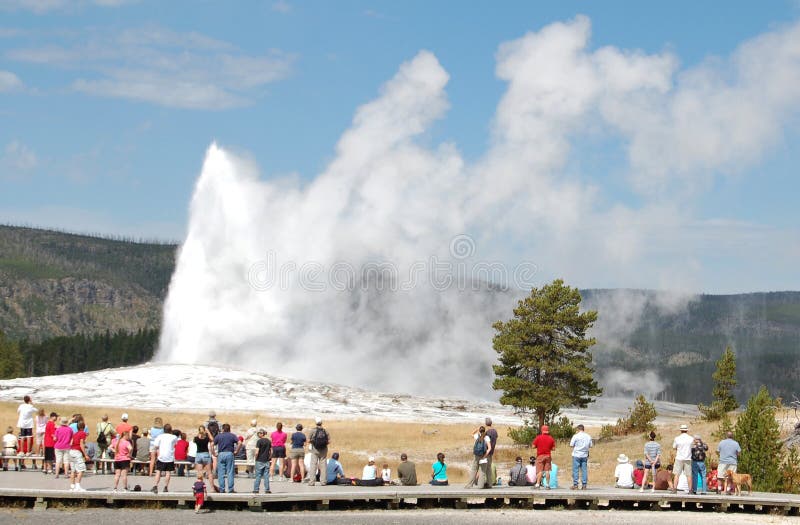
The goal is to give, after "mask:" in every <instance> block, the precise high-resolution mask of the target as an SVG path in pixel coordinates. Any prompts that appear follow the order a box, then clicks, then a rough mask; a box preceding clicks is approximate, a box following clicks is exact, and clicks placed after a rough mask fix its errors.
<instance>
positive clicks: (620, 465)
mask: <svg viewBox="0 0 800 525" xmlns="http://www.w3.org/2000/svg"><path fill="white" fill-rule="evenodd" d="M614 479H615V480H616V481H615V483H614V486H615V487H617V488H620V489H632V488H633V465H631V464H630V461H629V460H628V456H626V455H625V454H620V455H619V456H617V468H616V469H614Z"/></svg>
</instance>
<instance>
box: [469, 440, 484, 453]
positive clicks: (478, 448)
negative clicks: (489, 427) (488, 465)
mask: <svg viewBox="0 0 800 525" xmlns="http://www.w3.org/2000/svg"><path fill="white" fill-rule="evenodd" d="M472 453H473V454H475V455H476V456H481V457H483V455H484V454H486V442H485V441H484V440H483V439H481V438H478V439H476V440H475V445H474V446H473V447H472Z"/></svg>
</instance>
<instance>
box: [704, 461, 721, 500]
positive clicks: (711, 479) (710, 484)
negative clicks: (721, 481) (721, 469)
mask: <svg viewBox="0 0 800 525" xmlns="http://www.w3.org/2000/svg"><path fill="white" fill-rule="evenodd" d="M709 467H710V468H711V470H709V471H708V477H707V478H706V489H708V490H709V491H710V492H717V493H719V485H718V484H717V464H716V463H712V464H711V465H709Z"/></svg>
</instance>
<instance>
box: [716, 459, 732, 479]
mask: <svg viewBox="0 0 800 525" xmlns="http://www.w3.org/2000/svg"><path fill="white" fill-rule="evenodd" d="M728 470H732V471H734V472H736V465H729V464H727V463H720V464H719V466H718V467H717V479H725V478H727V477H728Z"/></svg>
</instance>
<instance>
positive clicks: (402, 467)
mask: <svg viewBox="0 0 800 525" xmlns="http://www.w3.org/2000/svg"><path fill="white" fill-rule="evenodd" d="M397 475H398V476H400V484H401V485H412V486H413V485H416V484H417V466H416V465H415V464H414V463H413V462H412V461H409V460H408V455H407V454H406V453H405V452H403V453H402V454H400V464H399V465H398V466H397Z"/></svg>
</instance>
